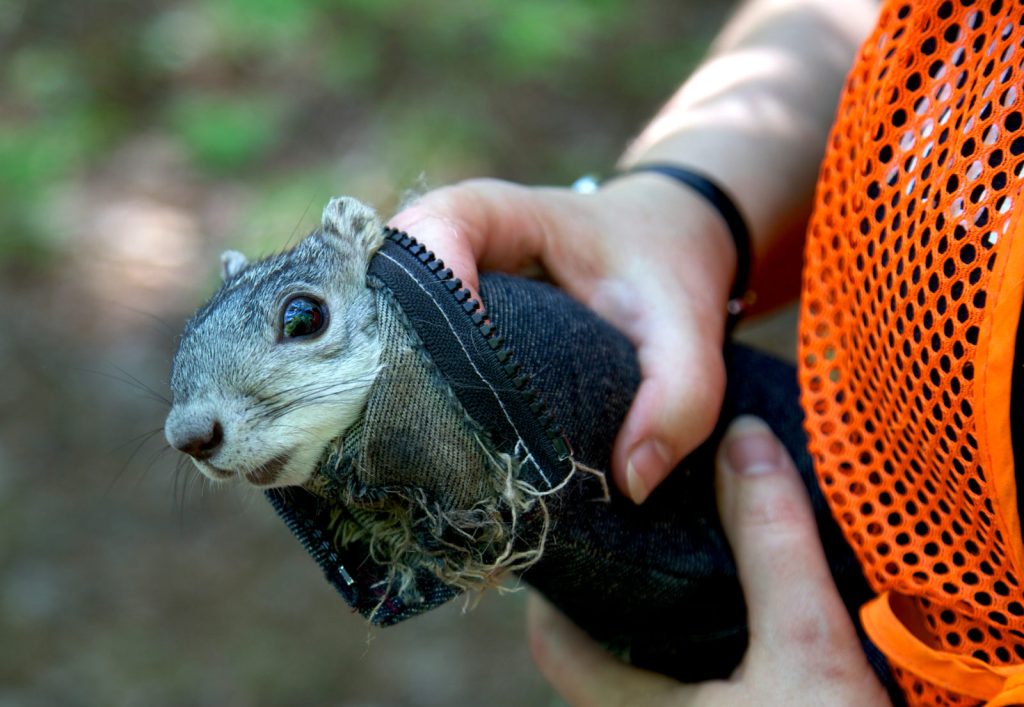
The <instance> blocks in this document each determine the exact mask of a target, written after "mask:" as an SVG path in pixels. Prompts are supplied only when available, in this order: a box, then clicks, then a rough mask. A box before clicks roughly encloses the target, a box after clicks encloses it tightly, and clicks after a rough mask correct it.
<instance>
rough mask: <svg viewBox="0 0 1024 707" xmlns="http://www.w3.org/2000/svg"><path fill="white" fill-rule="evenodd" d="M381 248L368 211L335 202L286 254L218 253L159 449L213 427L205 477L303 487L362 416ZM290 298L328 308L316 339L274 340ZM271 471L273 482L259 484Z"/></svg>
mask: <svg viewBox="0 0 1024 707" xmlns="http://www.w3.org/2000/svg"><path fill="white" fill-rule="evenodd" d="M382 240H383V234H382V227H381V223H380V221H379V219H378V218H377V216H376V214H375V213H374V211H373V210H372V209H371V208H369V207H367V206H365V205H363V204H361V203H360V202H358V201H356V200H355V199H351V198H345V197H342V198H337V199H332V200H331V201H330V203H328V205H327V207H326V208H325V209H324V215H323V225H322V227H321V228H320V229H319V230H317V231H314V232H313V233H312V234H310V235H309V236H307V237H306V238H305V239H303V240H302V241H301V242H300V243H299V244H298V245H296V246H295V247H294V248H292V249H291V250H289V251H286V252H284V253H281V254H279V255H275V256H271V257H268V258H265V259H263V260H259V261H256V262H252V263H249V262H247V261H245V258H244V256H242V255H241V254H240V253H234V254H225V256H224V257H223V258H222V261H221V262H222V274H223V276H224V283H223V284H222V285H221V288H220V289H219V290H218V291H217V292H216V293H215V294H214V295H213V297H212V298H211V299H210V301H209V302H207V303H206V304H205V305H204V306H203V307H202V308H200V309H199V311H198V312H196V314H195V315H194V316H193V317H192V319H190V320H189V322H188V323H187V325H186V326H185V330H184V333H183V334H182V337H181V342H180V344H179V348H178V352H177V354H176V355H175V357H174V363H173V366H172V370H171V391H172V394H173V405H172V409H171V412H170V414H169V415H168V418H167V422H166V424H165V427H164V430H165V435H166V437H167V440H168V442H169V443H170V444H171V445H172V446H176V447H178V448H182V447H183V445H184V442H185V441H186V440H187V438H189V437H190V436H191V437H192V438H193V439H194V436H195V434H196V430H202V429H210V428H211V427H212V425H213V423H214V421H216V422H218V423H219V424H220V425H221V426H222V428H223V431H224V434H223V443H222V444H221V445H220V446H219V447H218V449H217V450H216V452H215V453H214V454H213V455H212V456H211V457H210V458H209V459H207V460H204V461H196V465H197V466H198V467H199V469H200V470H201V471H202V472H203V473H204V474H206V475H207V476H208V477H210V478H213V479H223V478H227V477H229V476H233V475H238V476H239V477H241V478H246V474H248V475H249V476H250V478H249V481H251V482H253V483H257V485H261V486H286V485H294V484H301V483H303V482H304V481H305V480H306V479H308V477H309V476H310V475H311V474H312V472H313V469H314V467H315V464H316V462H317V460H318V459H319V458H320V456H321V454H322V452H323V450H324V449H325V448H326V446H327V444H328V443H329V442H330V441H331V440H332V439H334V438H336V437H337V436H338V435H340V434H341V433H342V432H343V431H344V430H345V429H346V428H347V427H348V426H349V425H351V424H352V422H354V421H355V419H356V418H357V416H358V415H359V413H360V411H361V409H362V407H363V405H364V404H365V399H366V395H367V393H368V391H369V388H370V385H371V384H372V382H373V379H374V376H375V375H376V372H377V367H378V360H379V355H380V342H379V338H378V332H377V314H376V308H375V305H374V300H373V297H372V294H371V292H370V291H369V290H368V289H367V287H366V270H367V267H368V264H369V259H370V257H372V255H373V253H375V252H376V250H377V248H378V247H379V246H380V244H381V242H382ZM296 294H305V295H311V296H313V297H315V298H317V299H319V300H321V301H323V302H325V303H326V305H327V312H328V317H327V324H326V325H325V327H324V330H323V333H322V334H321V335H320V336H317V337H310V338H307V339H286V338H282V337H281V327H280V318H281V313H282V309H283V307H284V304H285V302H286V301H287V300H288V299H290V298H291V297H292V296H294V295H296ZM282 462H283V466H282ZM279 466H281V470H280V471H279V472H276V471H275V473H274V477H275V478H274V479H273V480H272V481H271V482H269V483H267V482H266V481H267V480H266V479H265V478H259V477H260V472H261V471H263V472H264V474H263V476H264V477H265V476H268V475H270V474H271V470H272V469H273V470H276V469H277V467H279Z"/></svg>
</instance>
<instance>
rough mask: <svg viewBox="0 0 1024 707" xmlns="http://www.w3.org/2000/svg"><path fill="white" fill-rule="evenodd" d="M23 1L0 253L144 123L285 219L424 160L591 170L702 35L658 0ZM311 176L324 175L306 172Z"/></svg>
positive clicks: (0, 144) (438, 178)
mask: <svg viewBox="0 0 1024 707" xmlns="http://www.w3.org/2000/svg"><path fill="white" fill-rule="evenodd" d="M0 4H2V0H0ZM25 7H26V8H28V9H27V10H26V13H27V15H26V17H28V18H29V20H30V21H26V23H25V24H24V26H22V27H18V26H17V25H11V24H10V23H9V22H8V23H7V24H4V20H3V18H4V15H3V13H2V11H0V228H2V229H3V230H2V233H0V258H2V257H4V256H3V253H4V252H5V251H10V250H12V249H19V250H24V249H25V248H26V247H28V248H32V247H35V246H36V245H38V244H43V245H42V246H40V248H42V249H45V247H46V246H45V244H46V243H50V242H52V239H53V238H54V237H55V236H54V235H53V234H51V233H49V232H48V231H47V228H46V224H47V223H48V213H47V212H48V209H50V208H51V205H52V200H53V198H54V194H56V193H58V192H59V191H60V187H61V185H63V184H66V183H68V182H69V181H73V180H76V179H88V178H89V174H90V173H91V172H92V171H94V170H98V169H99V168H101V167H102V165H103V164H104V161H105V159H106V156H107V154H108V153H109V152H111V151H112V150H113V148H115V147H116V146H118V145H120V144H121V143H123V142H125V141H129V140H131V139H133V138H134V137H136V136H138V135H141V134H144V135H147V136H149V135H156V136H158V137H161V138H163V139H165V140H168V141H169V142H170V143H171V144H172V145H176V146H177V147H178V148H179V149H180V150H181V151H182V152H183V153H184V154H185V155H186V157H187V159H188V161H189V163H190V167H192V168H193V169H194V170H195V172H196V173H197V175H198V176H199V177H200V178H201V179H205V180H207V182H208V183H209V184H210V185H212V186H214V187H215V186H216V185H217V184H219V181H220V180H224V179H230V180H231V181H232V182H233V184H235V185H236V186H240V187H242V188H243V190H247V191H251V192H257V193H260V194H266V195H267V198H265V199H261V201H262V202H264V203H268V204H272V206H268V207H267V209H272V208H281V209H284V210H285V212H286V213H287V218H289V219H291V218H297V214H296V211H298V212H301V210H302V209H304V208H305V207H306V205H307V203H308V202H309V201H310V199H311V198H312V194H311V192H310V191H309V190H310V189H314V188H315V189H316V193H317V197H316V199H315V201H316V203H320V201H322V200H323V198H326V196H329V195H332V194H334V193H338V192H343V191H350V192H351V191H354V190H356V189H367V190H369V192H370V193H361V194H360V195H361V196H363V197H364V198H370V199H377V200H381V199H383V200H385V201H386V200H389V199H393V198H394V197H395V196H396V195H397V194H398V193H399V192H401V191H402V189H403V188H405V187H406V186H409V185H412V184H415V183H416V182H417V180H419V179H420V177H421V175H426V179H427V182H428V183H429V184H431V185H437V184H439V183H441V182H443V181H446V180H450V179H458V178H462V177H466V176H469V175H472V174H492V175H495V176H502V177H508V178H514V179H521V180H525V181H545V182H550V181H552V180H553V179H558V180H561V179H564V178H565V177H566V176H568V175H572V174H574V173H578V172H583V171H589V170H595V169H597V170H600V169H602V168H605V167H607V166H608V165H609V164H610V163H611V162H612V160H614V158H615V156H616V153H617V152H618V151H619V150H620V149H621V146H622V145H623V144H624V142H625V141H626V139H627V138H628V136H629V135H630V134H631V133H632V132H633V131H634V130H635V129H636V127H637V126H638V124H639V123H641V122H642V121H643V120H644V119H645V118H646V117H647V116H649V115H650V113H651V112H652V111H653V110H654V108H655V107H656V106H657V104H658V103H659V102H660V101H661V100H663V99H664V97H665V96H666V95H667V94H668V92H669V91H670V90H671V89H672V88H673V87H674V86H675V85H676V84H677V83H678V81H679V80H680V78H681V77H682V76H683V74H684V72H685V71H686V70H687V69H688V68H689V67H691V66H692V65H693V64H694V63H695V62H696V60H697V58H698V57H699V56H700V54H701V53H702V51H703V47H704V41H705V39H704V37H702V36H699V35H698V36H693V35H691V34H690V29H689V25H688V24H687V23H688V18H690V17H691V16H692V17H702V16H703V14H704V13H706V12H707V9H706V7H703V6H701V8H700V12H699V13H698V12H697V11H696V10H697V4H696V3H695V4H693V6H692V7H691V6H689V5H685V4H684V5H679V4H677V3H673V2H668V1H667V0H635V1H634V2H632V3H627V2H626V1H625V0H514V1H512V2H509V1H508V0H437V1H436V2H431V3H415V2H410V1H409V0H153V2H150V3H145V4H137V3H125V2H101V3H96V4H95V5H90V8H91V9H90V11H89V12H82V11H81V9H80V8H78V7H77V5H71V4H68V3H67V2H66V0H65V1H64V2H57V3H56V5H55V6H53V7H50V6H47V7H48V8H49V9H43V8H42V6H39V7H37V6H35V5H33V4H31V3H29V4H27V5H26V6H25ZM51 10H52V11H51ZM12 27H13V29H12ZM12 32H13V35H12V34H11V33H12ZM8 40H9V41H8ZM341 163H344V164H341ZM310 175H313V176H312V177H311V176H310ZM325 175H331V177H332V179H333V181H332V182H331V186H330V187H329V188H328V187H326V185H325V186H324V188H323V189H320V187H319V186H317V185H314V184H313V182H317V180H321V181H322V180H323V179H324V178H325ZM285 184H293V185H295V189H294V191H295V196H294V197H290V196H289V197H287V198H285V197H284V196H282V194H285V193H290V192H291V191H293V190H290V189H288V188H286V187H284V186H282V185H285ZM318 184H319V182H318ZM389 185H390V188H391V191H390V193H389V192H388V191H386V190H387V187H388V186H389ZM304 190H305V191H304ZM281 199H283V200H284V202H286V203H283V202H281V201H279V200H281ZM300 202H301V203H300Z"/></svg>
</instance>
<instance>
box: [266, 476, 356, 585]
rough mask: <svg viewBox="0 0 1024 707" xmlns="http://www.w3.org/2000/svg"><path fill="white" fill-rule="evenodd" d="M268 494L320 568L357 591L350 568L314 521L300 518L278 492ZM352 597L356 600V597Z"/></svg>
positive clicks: (273, 504)
mask: <svg viewBox="0 0 1024 707" xmlns="http://www.w3.org/2000/svg"><path fill="white" fill-rule="evenodd" d="M267 496H268V497H269V498H270V504H271V505H272V506H273V507H274V510H276V511H277V513H278V515H279V516H281V518H282V519H283V520H284V524H285V525H286V526H288V529H289V530H290V531H291V532H292V535H294V536H295V537H296V538H298V539H299V542H300V543H302V546H303V547H304V548H306V552H308V553H309V554H310V556H311V557H312V558H313V559H314V560H315V561H316V563H317V564H318V565H320V569H322V570H323V571H324V572H326V573H327V575H328V577H329V578H330V576H331V575H332V574H336V575H337V576H338V578H339V579H340V580H341V581H342V582H344V584H345V587H346V588H347V589H348V590H349V591H355V590H356V586H355V580H354V579H352V576H351V575H350V574H349V573H348V570H346V569H345V566H344V565H343V564H342V563H341V558H340V557H339V556H338V553H337V551H335V550H334V549H333V547H332V546H331V544H330V543H329V542H328V541H327V540H326V539H325V538H324V537H323V533H322V532H321V531H320V530H319V529H317V528H316V527H315V526H314V525H313V523H312V521H310V520H299V518H298V517H297V516H296V514H295V512H294V510H293V509H292V508H291V506H289V505H288V504H286V503H285V502H284V500H283V499H282V498H281V497H280V496H278V495H277V494H275V493H270V492H268V493H267ZM332 584H334V585H335V586H338V583H337V582H332ZM346 598H348V597H346ZM352 599H353V601H355V598H354V597H353V598H352Z"/></svg>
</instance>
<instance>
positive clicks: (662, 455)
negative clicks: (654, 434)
mask: <svg viewBox="0 0 1024 707" xmlns="http://www.w3.org/2000/svg"><path fill="white" fill-rule="evenodd" d="M668 463H669V457H668V448H667V447H665V445H664V444H662V443H661V442H658V441H656V440H648V441H646V442H642V443H640V444H639V445H637V447H636V448H635V449H634V450H633V453H632V454H631V455H630V456H629V461H628V462H627V463H626V486H627V487H628V488H629V497H630V498H631V499H632V500H633V503H635V504H637V505H640V504H641V503H643V502H644V501H646V500H647V496H648V495H650V493H651V491H650V488H649V487H648V485H647V481H645V479H660V478H661V477H663V476H664V475H665V468H666V467H667V466H668Z"/></svg>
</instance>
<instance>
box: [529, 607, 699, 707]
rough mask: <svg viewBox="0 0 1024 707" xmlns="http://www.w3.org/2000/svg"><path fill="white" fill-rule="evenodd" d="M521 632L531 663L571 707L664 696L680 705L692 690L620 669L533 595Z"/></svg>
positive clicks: (648, 701)
mask: <svg viewBox="0 0 1024 707" xmlns="http://www.w3.org/2000/svg"><path fill="white" fill-rule="evenodd" d="M527 629H528V631H529V641H530V653H531V655H532V656H533V660H534V662H535V663H536V664H537V667H538V668H539V669H540V671H541V673H542V674H543V675H544V677H545V678H547V680H548V682H550V683H551V686H552V687H554V688H555V690H556V691H557V692H558V694H559V695H561V696H562V698H563V699H564V700H565V701H566V702H568V703H569V704H570V705H573V707H606V706H607V707H610V706H612V705H616V706H623V707H624V706H625V705H652V706H654V705H659V704H667V703H668V701H669V698H670V697H671V698H672V702H671V704H673V705H679V706H680V707H682V706H683V705H686V704H690V702H691V700H692V698H693V696H694V695H695V694H696V691H697V690H698V688H696V687H691V686H684V685H681V684H679V683H677V682H676V681H674V680H672V679H671V678H668V677H666V676H664V675H659V674H658V673H652V672H649V671H646V670H640V669H638V668H633V667H631V666H629V665H626V664H625V663H623V662H622V661H620V660H618V659H617V658H615V657H613V656H612V655H610V654H609V653H608V652H607V651H605V650H604V649H603V648H601V646H599V645H598V644H597V643H595V642H594V640H593V639H591V638H590V637H589V636H587V635H586V634H585V633H584V632H583V631H581V630H580V629H579V628H577V627H576V626H574V625H573V624H572V623H571V622H570V621H569V620H568V619H566V618H565V617H564V616H562V615H561V614H560V613H559V612H558V611H557V610H555V609H554V608H553V607H552V606H551V605H550V604H548V603H547V602H546V601H545V600H544V599H541V598H540V597H539V596H537V595H531V597H530V602H529V605H528V609H527ZM677 700H678V701H677Z"/></svg>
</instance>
